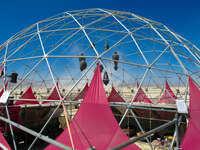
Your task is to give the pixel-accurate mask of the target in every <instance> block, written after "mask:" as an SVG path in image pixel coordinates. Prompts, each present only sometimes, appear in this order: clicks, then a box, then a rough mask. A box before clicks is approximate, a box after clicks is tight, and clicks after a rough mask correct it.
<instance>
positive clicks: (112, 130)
mask: <svg viewBox="0 0 200 150" xmlns="http://www.w3.org/2000/svg"><path fill="white" fill-rule="evenodd" d="M70 129H71V133H72V138H73V142H74V147H75V149H80V150H82V149H88V148H90V147H91V146H94V147H95V148H96V149H98V150H105V149H108V148H112V147H114V146H117V145H119V144H121V143H123V142H126V141H128V140H129V138H128V137H127V136H126V135H125V133H124V132H123V131H122V130H121V128H120V126H119V125H118V123H117V121H116V120H115V118H114V116H113V114H112V111H111V109H110V106H109V103H108V101H107V99H106V94H105V90H104V87H103V82H102V79H101V73H100V69H99V65H98V66H97V69H96V71H95V73H94V76H93V79H92V81H91V84H90V87H89V89H88V91H87V93H86V96H85V98H84V100H83V102H82V103H81V105H80V108H79V110H78V112H77V113H76V115H75V116H74V118H73V119H72V121H71V122H70ZM56 141H58V142H61V143H63V144H66V145H68V146H71V143H70V140H69V133H68V131H67V129H65V130H64V131H63V133H61V135H60V136H59V137H58V138H57V139H56ZM57 149H59V148H57V147H55V146H54V145H52V144H51V145H49V146H48V147H47V148H46V150H57ZM125 149H131V150H138V149H140V148H138V147H137V146H136V145H135V144H132V145H130V146H129V147H127V148H125Z"/></svg>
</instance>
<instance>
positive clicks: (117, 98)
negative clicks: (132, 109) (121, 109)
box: [108, 87, 125, 102]
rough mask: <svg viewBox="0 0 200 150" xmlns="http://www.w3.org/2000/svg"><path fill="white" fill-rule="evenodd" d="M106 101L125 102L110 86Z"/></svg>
mask: <svg viewBox="0 0 200 150" xmlns="http://www.w3.org/2000/svg"><path fill="white" fill-rule="evenodd" d="M108 102H125V101H124V99H123V98H122V97H121V96H120V95H119V93H118V92H117V91H116V90H115V88H114V87H112V90H111V92H110V95H109V96H108Z"/></svg>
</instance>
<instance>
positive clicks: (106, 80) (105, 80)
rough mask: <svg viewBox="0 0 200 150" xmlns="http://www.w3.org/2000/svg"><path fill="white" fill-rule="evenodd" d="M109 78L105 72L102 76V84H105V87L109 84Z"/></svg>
mask: <svg viewBox="0 0 200 150" xmlns="http://www.w3.org/2000/svg"><path fill="white" fill-rule="evenodd" d="M109 81H110V80H109V76H108V73H107V71H105V72H104V75H103V83H104V84H105V85H107V84H108V83H109Z"/></svg>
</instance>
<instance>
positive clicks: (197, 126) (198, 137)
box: [181, 77, 200, 150]
mask: <svg viewBox="0 0 200 150" xmlns="http://www.w3.org/2000/svg"><path fill="white" fill-rule="evenodd" d="M189 88H190V105H189V114H190V118H189V123H188V128H187V130H186V133H185V136H184V138H183V140H182V143H181V148H182V150H191V149H192V150H199V149H200V117H199V114H200V100H199V98H200V90H199V89H198V87H197V86H196V85H195V83H194V82H193V81H192V79H191V78H190V77H189Z"/></svg>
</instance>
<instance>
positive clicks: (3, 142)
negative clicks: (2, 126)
mask: <svg viewBox="0 0 200 150" xmlns="http://www.w3.org/2000/svg"><path fill="white" fill-rule="evenodd" d="M0 144H1V145H2V146H3V147H5V148H7V149H8V150H11V148H10V146H9V145H8V143H7V141H6V139H5V138H4V136H3V135H2V133H1V132H0ZM0 149H1V148H0ZM2 150H3V149H2Z"/></svg>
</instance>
